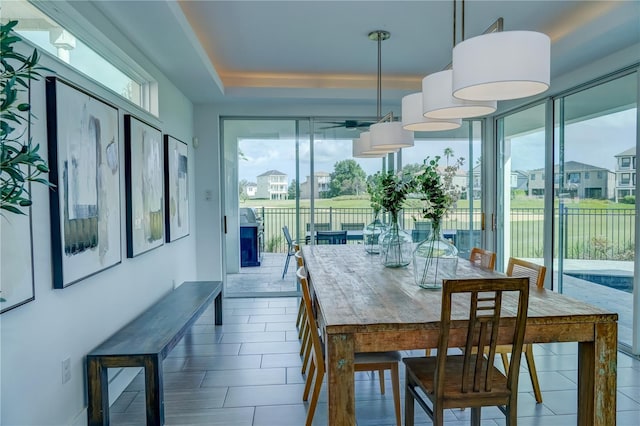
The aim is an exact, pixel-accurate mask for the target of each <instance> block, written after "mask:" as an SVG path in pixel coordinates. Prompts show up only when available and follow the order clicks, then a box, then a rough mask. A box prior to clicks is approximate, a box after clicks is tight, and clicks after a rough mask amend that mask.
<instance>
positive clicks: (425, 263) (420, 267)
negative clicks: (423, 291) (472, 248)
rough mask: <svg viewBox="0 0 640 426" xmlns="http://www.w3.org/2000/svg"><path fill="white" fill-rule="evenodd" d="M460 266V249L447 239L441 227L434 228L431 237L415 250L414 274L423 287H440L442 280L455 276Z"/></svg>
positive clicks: (417, 282)
mask: <svg viewBox="0 0 640 426" xmlns="http://www.w3.org/2000/svg"><path fill="white" fill-rule="evenodd" d="M457 267H458V249H457V248H456V247H455V246H454V245H453V244H451V242H450V241H449V240H447V239H445V238H444V237H443V236H442V234H441V233H440V229H439V228H435V227H434V228H433V231H432V232H431V234H430V235H429V237H428V238H427V239H426V240H424V241H422V242H421V243H420V244H418V245H417V246H416V249H415V250H414V252H413V276H414V278H415V281H416V284H418V285H419V286H420V287H422V288H440V287H442V280H443V279H446V278H455V275H456V269H457Z"/></svg>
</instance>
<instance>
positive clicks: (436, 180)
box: [414, 156, 464, 229]
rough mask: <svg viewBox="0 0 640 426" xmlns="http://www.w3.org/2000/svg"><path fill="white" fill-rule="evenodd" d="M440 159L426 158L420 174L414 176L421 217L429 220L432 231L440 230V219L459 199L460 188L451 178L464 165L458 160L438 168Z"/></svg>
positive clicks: (460, 159) (462, 161)
mask: <svg viewBox="0 0 640 426" xmlns="http://www.w3.org/2000/svg"><path fill="white" fill-rule="evenodd" d="M439 161H440V157H439V156H436V157H435V158H433V159H429V157H427V158H426V159H425V160H424V165H423V167H422V169H421V170H420V172H418V173H417V174H416V175H415V176H414V181H415V190H416V192H417V193H418V195H419V197H420V200H421V201H422V203H423V206H422V217H424V218H425V219H429V220H431V223H432V226H433V229H440V224H441V221H442V218H443V217H444V216H445V215H446V214H447V213H449V211H451V210H452V209H453V207H454V206H455V203H456V201H458V199H459V198H460V194H461V188H460V187H459V186H458V185H456V184H455V183H454V181H453V178H454V177H455V175H456V172H457V171H458V169H459V168H460V167H461V166H462V165H463V164H464V158H462V157H461V158H458V159H457V160H456V161H455V162H454V163H452V164H448V163H449V161H448V159H447V166H445V167H444V169H441V168H440V167H439Z"/></svg>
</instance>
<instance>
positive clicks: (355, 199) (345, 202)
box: [240, 195, 635, 210]
mask: <svg viewBox="0 0 640 426" xmlns="http://www.w3.org/2000/svg"><path fill="white" fill-rule="evenodd" d="M419 205H420V203H419V201H417V200H409V201H408V206H409V207H419ZM295 206H296V202H295V200H246V201H241V202H240V207H276V208H294V207H295ZM457 206H458V207H460V208H462V209H466V208H468V207H469V201H468V200H459V201H458V203H457ZM473 206H474V207H475V208H480V207H481V203H480V200H474V202H473ZM557 206H558V202H557V201H556V207H557ZM565 206H566V207H568V208H583V209H611V210H633V209H634V208H635V205H633V204H622V203H615V202H613V201H609V200H590V199H585V200H580V201H572V200H568V201H566V202H565ZM300 207H303V208H309V207H310V201H309V200H300ZM315 207H316V208H328V207H334V208H367V207H370V204H369V196H368V195H361V196H346V195H345V196H340V197H335V198H329V199H317V200H315ZM543 207H544V200H542V199H539V198H528V197H517V198H515V199H513V200H511V208H514V209H521V208H543Z"/></svg>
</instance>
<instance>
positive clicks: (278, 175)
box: [256, 170, 288, 200]
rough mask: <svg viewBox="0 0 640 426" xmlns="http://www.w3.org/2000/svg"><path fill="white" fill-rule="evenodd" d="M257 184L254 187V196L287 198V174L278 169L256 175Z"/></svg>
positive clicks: (274, 198)
mask: <svg viewBox="0 0 640 426" xmlns="http://www.w3.org/2000/svg"><path fill="white" fill-rule="evenodd" d="M257 181H258V186H257V189H256V198H265V199H267V200H286V199H287V190H288V182H287V174H286V173H282V172H279V171H278V170H269V171H268V172H264V173H263V174H261V175H259V176H258V177H257Z"/></svg>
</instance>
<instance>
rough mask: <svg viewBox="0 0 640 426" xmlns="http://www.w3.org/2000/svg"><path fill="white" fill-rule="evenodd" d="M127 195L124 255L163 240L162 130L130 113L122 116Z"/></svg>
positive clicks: (140, 251)
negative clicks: (125, 248)
mask: <svg viewBox="0 0 640 426" xmlns="http://www.w3.org/2000/svg"><path fill="white" fill-rule="evenodd" d="M124 141H125V154H126V156H125V181H126V195H127V203H126V204H127V215H126V216H127V257H129V258H131V257H136V256H138V255H140V254H143V253H146V252H148V251H150V250H153V249H155V248H158V247H160V246H162V245H163V244H164V239H165V236H164V234H165V232H164V209H165V205H164V173H163V171H164V159H163V157H164V149H163V146H162V132H161V131H160V129H158V128H156V127H154V126H152V125H151V124H149V123H147V122H145V121H143V120H141V119H139V118H137V117H135V116H133V115H131V114H126V115H125V116H124Z"/></svg>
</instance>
